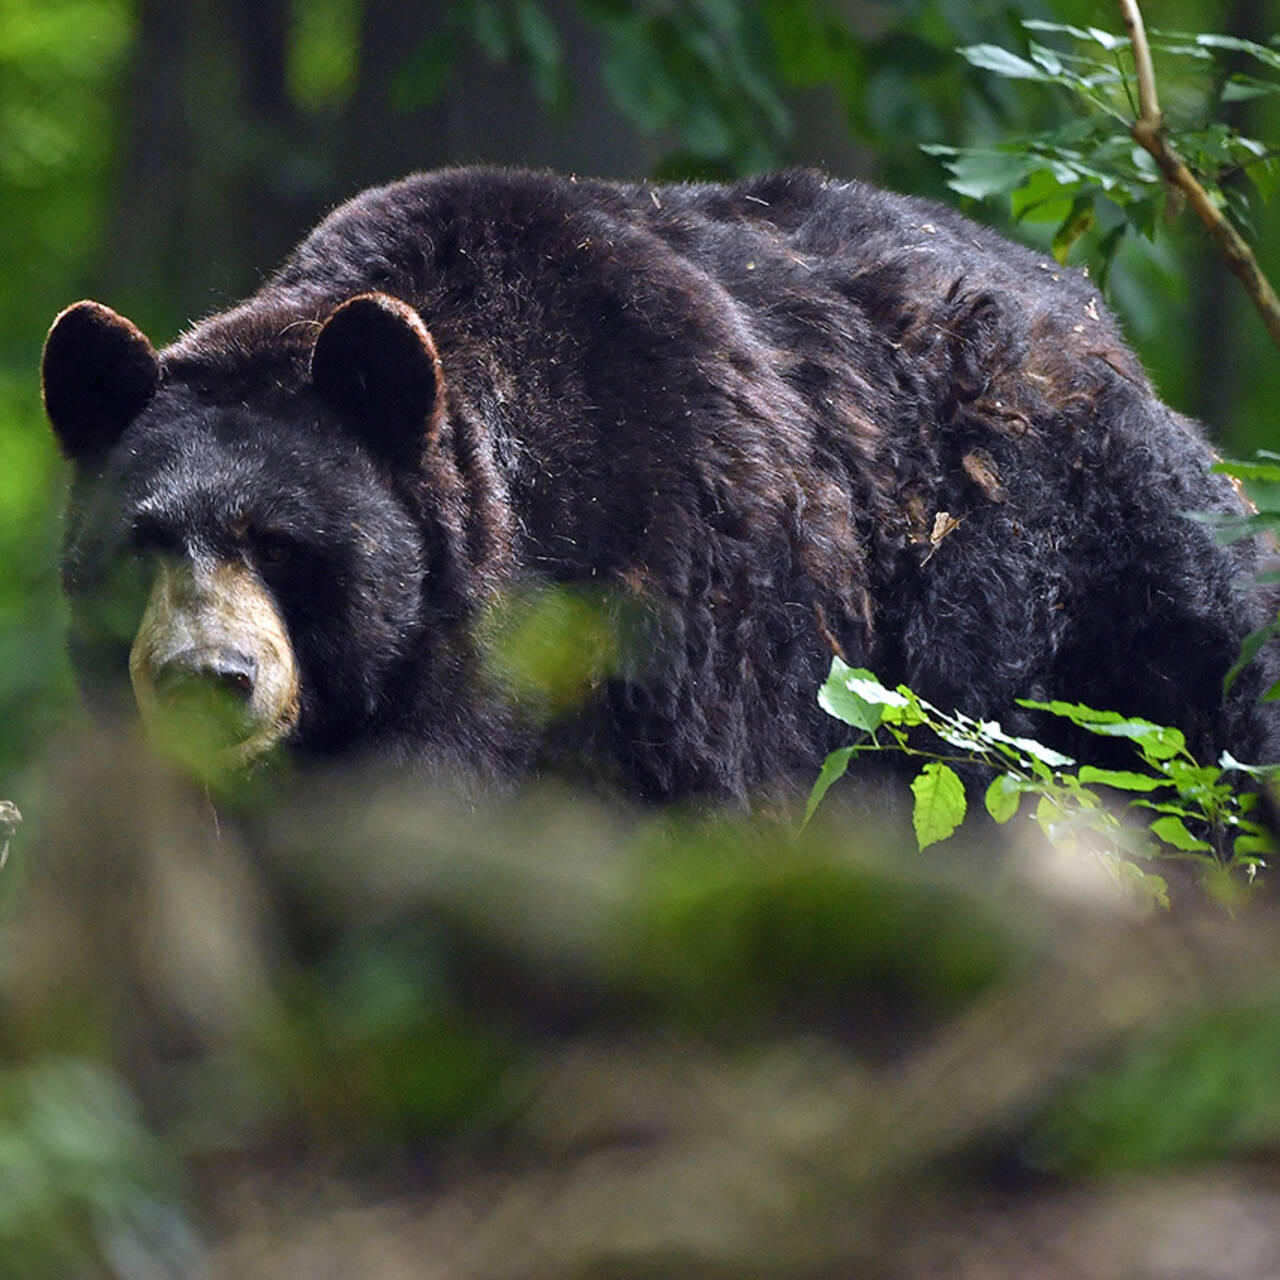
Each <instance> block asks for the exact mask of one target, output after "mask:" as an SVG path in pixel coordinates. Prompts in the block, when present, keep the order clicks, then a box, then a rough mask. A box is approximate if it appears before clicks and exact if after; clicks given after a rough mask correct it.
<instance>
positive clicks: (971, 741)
mask: <svg viewBox="0 0 1280 1280" xmlns="http://www.w3.org/2000/svg"><path fill="white" fill-rule="evenodd" d="M818 702H819V704H820V705H821V706H822V708H823V709H824V710H825V711H826V712H827V713H828V714H829V715H832V716H834V717H836V719H838V720H841V721H843V722H844V723H845V724H848V725H850V726H851V727H853V728H855V729H858V730H860V731H861V732H862V734H863V735H864V736H863V737H862V738H860V739H859V740H858V741H856V742H854V743H852V744H851V745H850V746H847V747H841V748H840V749H838V750H836V751H833V752H832V753H831V754H830V755H829V756H828V757H827V759H826V761H825V763H824V764H823V766H822V771H821V773H820V774H819V776H818V780H817V782H816V783H815V784H814V787H813V790H812V793H811V794H810V797H809V803H808V806H807V808H806V811H805V821H806V822H808V821H809V819H810V818H811V817H812V816H813V813H814V811H815V810H816V809H817V807H818V805H819V804H820V803H821V802H822V799H823V797H824V796H825V795H826V793H827V792H828V791H829V790H830V788H831V787H832V786H833V785H834V784H835V783H836V782H837V781H839V780H840V778H842V777H843V776H844V774H845V773H846V772H847V771H848V769H849V767H850V765H851V764H852V763H853V761H854V760H855V758H856V757H857V756H859V755H864V754H868V753H875V752H893V753H898V754H900V755H905V756H910V757H916V758H922V759H925V760H926V761H927V763H925V764H924V766H923V768H922V769H921V771H920V772H919V774H917V775H916V778H915V780H914V781H913V782H912V784H911V791H912V796H913V808H912V824H913V826H914V828H915V834H916V842H917V844H918V845H919V847H920V848H921V849H925V848H927V847H928V846H929V845H932V844H936V843H938V842H940V841H942V840H946V839H947V838H948V837H950V836H951V835H953V834H954V833H955V831H956V830H957V829H958V828H959V827H960V825H961V823H963V822H964V820H965V818H966V816H967V813H968V807H969V803H968V791H967V789H966V787H965V784H964V782H963V781H962V780H961V772H963V773H966V774H967V775H969V776H970V777H971V778H972V777H973V776H975V775H981V776H986V777H989V778H990V781H989V782H988V784H987V786H986V789H985V791H984V793H983V804H984V807H985V809H986V811H987V813H988V814H989V815H990V816H991V818H992V819H994V820H995V821H996V822H998V823H1001V824H1003V823H1007V822H1010V821H1011V820H1012V819H1013V818H1014V817H1015V816H1016V815H1017V814H1018V812H1019V810H1020V809H1021V808H1022V805H1023V800H1024V797H1030V798H1031V800H1032V801H1034V805H1033V807H1031V810H1030V812H1031V819H1032V821H1033V822H1034V823H1035V825H1036V826H1037V827H1038V828H1039V829H1040V831H1041V832H1043V834H1044V835H1045V837H1046V838H1047V839H1048V840H1049V841H1050V842H1051V843H1052V844H1053V845H1054V847H1055V848H1058V849H1061V850H1064V851H1068V852H1073V853H1079V854H1084V855H1088V856H1091V857H1095V858H1096V859H1097V860H1098V861H1099V862H1100V863H1101V864H1102V866H1103V867H1104V868H1105V869H1106V871H1107V872H1108V874H1109V875H1110V876H1111V877H1112V879H1113V880H1114V881H1115V882H1116V883H1117V884H1120V885H1122V886H1124V887H1126V888H1129V889H1131V890H1134V891H1136V892H1137V893H1138V894H1139V895H1140V896H1141V897H1143V898H1144V899H1145V900H1147V901H1149V902H1152V903H1159V904H1161V905H1165V906H1167V905H1168V893H1167V887H1166V885H1165V882H1164V880H1163V879H1162V878H1161V877H1160V876H1158V875H1155V874H1153V873H1151V872H1149V871H1143V870H1142V869H1141V868H1140V867H1139V866H1138V865H1137V862H1138V861H1151V860H1156V859H1165V860H1182V861H1190V862H1192V863H1194V864H1196V865H1197V866H1198V867H1199V868H1200V870H1202V871H1203V872H1204V873H1206V875H1209V876H1213V877H1215V879H1216V883H1218V884H1219V885H1222V886H1225V885H1229V884H1231V883H1232V882H1233V881H1238V880H1240V879H1243V880H1244V882H1245V883H1252V882H1253V880H1254V878H1255V877H1256V875H1257V873H1258V871H1259V870H1261V869H1262V868H1263V867H1264V866H1265V865H1266V863H1265V861H1264V855H1268V854H1272V853H1274V852H1275V848H1274V845H1273V843H1272V839H1271V836H1270V834H1269V833H1268V831H1267V829H1266V827H1265V826H1263V825H1262V824H1261V823H1259V822H1257V821H1256V820H1255V819H1254V818H1253V817H1252V816H1251V814H1252V813H1253V812H1254V810H1255V808H1256V807H1257V804H1258V794H1257V792H1256V791H1244V790H1239V789H1237V787H1236V786H1234V785H1233V783H1232V781H1231V780H1230V778H1229V775H1232V774H1234V775H1237V776H1242V777H1245V778H1248V779H1256V780H1258V781H1259V784H1260V783H1261V780H1262V779H1264V778H1267V777H1270V776H1271V775H1272V773H1273V771H1272V770H1268V769H1263V768H1259V767H1257V766H1253V765H1246V764H1242V763H1241V762H1240V761H1238V760H1235V759H1234V758H1233V757H1232V756H1231V755H1230V754H1229V753H1225V752H1224V753H1223V756H1222V758H1221V759H1220V760H1219V762H1218V763H1217V764H1216V765H1203V764H1201V763H1200V762H1199V761H1197V760H1196V759H1195V757H1194V756H1192V755H1191V753H1190V752H1189V751H1188V750H1187V744H1186V739H1185V737H1184V736H1183V734H1182V733H1181V731H1180V730H1178V729H1175V728H1171V727H1168V726H1165V725H1157V724H1153V723H1151V722H1150V721H1148V720H1142V719H1137V718H1134V717H1131V716H1122V715H1120V714H1119V713H1117V712H1114V711H1096V710H1094V709H1093V708H1091V707H1086V706H1083V705H1081V704H1079V703H1068V702H1031V701H1023V702H1020V704H1019V705H1021V706H1024V707H1027V708H1030V709H1032V710H1036V711H1041V712H1044V713H1046V714H1048V715H1052V716H1056V717H1058V718H1059V719H1063V720H1066V721H1068V722H1069V723H1070V724H1073V725H1075V726H1076V727H1077V728H1079V729H1083V730H1085V731H1086V732H1088V733H1091V734H1095V735H1097V736H1098V737H1102V738H1122V739H1126V740H1128V741H1129V742H1130V743H1131V744H1132V745H1133V748H1134V751H1135V753H1136V756H1137V763H1138V767H1136V768H1134V769H1128V770H1121V769H1104V768H1099V767H1096V766H1094V765H1090V764H1084V765H1080V764H1078V763H1077V762H1076V761H1075V760H1073V759H1072V758H1071V757H1070V756H1066V755H1064V754H1063V753H1062V752H1060V751H1056V750H1054V749H1053V748H1051V747H1047V746H1045V745H1044V744H1043V743H1041V742H1037V741H1036V740H1035V739H1032V738H1024V737H1017V736H1015V735H1013V734H1009V733H1006V732H1005V731H1004V730H1003V729H1002V728H1001V727H1000V725H999V724H998V723H996V722H995V721H993V720H979V719H975V718H974V717H972V716H969V715H966V714H965V713H964V712H961V711H949V712H948V711H942V710H940V709H939V708H938V707H935V706H934V705H933V704H932V703H930V702H927V701H926V700H925V699H924V698H921V697H920V696H919V695H918V694H916V693H915V692H914V691H912V690H911V689H909V688H907V687H906V686H905V685H899V686H898V687H897V688H896V689H890V688H888V687H887V686H885V685H884V684H882V683H881V682H880V681H879V680H878V679H877V678H876V676H875V675H873V674H872V673H871V672H870V671H867V670H865V669H861V668H851V667H849V666H847V665H846V664H845V663H844V662H842V661H841V660H840V659H839V658H836V659H834V660H833V662H832V664H831V673H830V675H829V676H828V678H827V681H826V683H825V684H824V685H823V686H822V689H821V691H820V692H819V694H818ZM922 736H923V739H924V742H925V745H921V741H922ZM938 744H941V746H939V745H938ZM943 748H945V749H943ZM957 770H960V772H957ZM992 775H994V776H992ZM1117 796H1122V797H1127V800H1125V802H1124V803H1123V805H1121V804H1118V803H1117V801H1116V797H1117ZM1135 816H1137V817H1141V818H1143V819H1144V821H1142V822H1135V821H1134V820H1133V819H1134V817H1135Z"/></svg>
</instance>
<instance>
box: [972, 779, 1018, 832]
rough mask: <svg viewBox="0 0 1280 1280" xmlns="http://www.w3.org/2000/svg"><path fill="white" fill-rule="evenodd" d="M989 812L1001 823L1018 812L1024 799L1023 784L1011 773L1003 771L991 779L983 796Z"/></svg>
mask: <svg viewBox="0 0 1280 1280" xmlns="http://www.w3.org/2000/svg"><path fill="white" fill-rule="evenodd" d="M982 799H983V803H984V804H985V805H986V806H987V812H988V813H989V814H990V815H991V816H992V817H993V818H994V819H995V820H996V821H997V822H999V823H1002V824H1003V823H1005V822H1008V821H1009V819H1010V818H1012V817H1013V815H1014V814H1015V813H1017V812H1018V805H1019V803H1020V802H1021V800H1022V786H1021V784H1020V783H1019V781H1018V779H1017V778H1015V777H1014V776H1013V774H1011V773H1002V774H1000V775H998V776H997V777H995V778H992V779H991V785H990V786H989V787H988V788H987V793H986V795H985V796H983V798H982Z"/></svg>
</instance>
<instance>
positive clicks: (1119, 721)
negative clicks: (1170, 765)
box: [1018, 698, 1187, 760]
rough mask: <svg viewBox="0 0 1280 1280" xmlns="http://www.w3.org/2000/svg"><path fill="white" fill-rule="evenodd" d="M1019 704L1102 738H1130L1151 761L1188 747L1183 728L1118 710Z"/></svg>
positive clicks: (1055, 703)
mask: <svg viewBox="0 0 1280 1280" xmlns="http://www.w3.org/2000/svg"><path fill="white" fill-rule="evenodd" d="M1018 705H1019V706H1020V707H1029V708H1031V709H1032V710H1033V711H1047V712H1048V713H1049V714H1050V715H1054V716H1061V717H1062V718H1063V719H1064V720H1070V721H1071V723H1072V724H1074V725H1078V726H1079V727H1080V728H1081V729H1085V730H1087V731H1088V732H1089V733H1096V734H1098V735H1099V736H1100V737H1104V738H1130V739H1132V740H1133V741H1134V742H1135V743H1136V744H1137V745H1138V747H1139V748H1140V749H1141V751H1142V752H1143V754H1144V755H1146V756H1148V757H1150V758H1151V759H1152V760H1169V759H1171V758H1172V757H1174V756H1176V755H1180V754H1182V752H1184V751H1185V750H1186V749H1187V740H1186V738H1185V736H1184V735H1183V733H1182V731H1181V730H1180V729H1174V728H1172V727H1171V726H1168V725H1159V724H1152V723H1151V721H1150V720H1141V719H1137V718H1135V717H1130V716H1122V715H1121V714H1120V713H1119V712H1118V711H1098V710H1095V709H1094V708H1093V707H1087V706H1085V705H1084V704H1083V703H1081V702H1058V701H1053V702H1035V701H1032V700H1031V699H1028V698H1019V699H1018Z"/></svg>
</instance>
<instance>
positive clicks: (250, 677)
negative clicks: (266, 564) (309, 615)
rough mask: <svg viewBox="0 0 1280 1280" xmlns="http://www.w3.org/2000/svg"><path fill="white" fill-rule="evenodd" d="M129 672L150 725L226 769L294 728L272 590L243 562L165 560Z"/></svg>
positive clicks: (293, 699) (295, 692)
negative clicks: (169, 731) (199, 748)
mask: <svg viewBox="0 0 1280 1280" xmlns="http://www.w3.org/2000/svg"><path fill="white" fill-rule="evenodd" d="M129 674H130V677H131V679H132V681H133V689H134V696H135V698H136V699H137V702H138V708H139V710H140V711H141V712H142V717H143V719H144V720H145V721H146V722H147V723H148V724H149V725H151V726H152V727H156V726H166V725H167V726H170V727H176V728H177V731H178V733H179V735H180V736H181V737H184V738H186V737H191V736H194V737H196V738H198V739H199V740H200V742H202V743H203V744H204V746H205V747H207V749H208V751H209V752H210V753H211V754H212V755H213V756H214V757H216V758H218V759H222V760H225V761H226V762H227V763H231V764H245V763H248V762H249V761H251V760H253V759H255V758H256V757H258V756H260V755H262V754H264V753H265V752H267V751H269V750H270V749H271V748H272V747H274V746H275V745H276V744H277V743H279V742H281V741H283V740H284V739H285V738H286V737H288V736H289V734H290V733H291V732H292V731H293V729H294V728H295V726H296V725H297V722H298V717H299V714H300V684H299V673H298V664H297V659H296V657H295V656H294V652H293V646H292V644H291V643H290V640H289V635H288V631H287V629H286V627H285V624H284V620H283V619H282V618H281V616H280V612H279V610H278V609H277V608H276V605H275V602H274V600H273V599H272V597H271V594H270V592H268V591H267V589H266V588H265V587H264V586H263V585H262V583H261V582H260V581H259V580H258V578H257V577H256V575H255V574H254V573H253V572H252V571H251V570H249V569H248V568H247V567H246V566H244V565H238V564H226V563H218V564H208V565H201V564H198V563H192V562H187V561H183V560H167V561H165V562H163V563H162V564H161V565H160V567H159V569H158V571H157V573H156V579H155V582H154V584H153V585H152V589H151V597H150V599H149V600H148V602H147V608H146V611H145V613H144V614H143V616H142V622H141V623H140V625H139V627H138V634H137V636H136V637H135V639H134V642H133V649H132V651H131V652H130V654H129ZM197 745H199V744H197Z"/></svg>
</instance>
